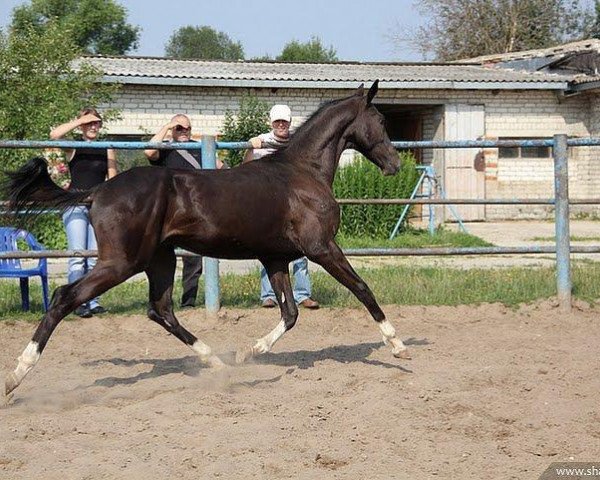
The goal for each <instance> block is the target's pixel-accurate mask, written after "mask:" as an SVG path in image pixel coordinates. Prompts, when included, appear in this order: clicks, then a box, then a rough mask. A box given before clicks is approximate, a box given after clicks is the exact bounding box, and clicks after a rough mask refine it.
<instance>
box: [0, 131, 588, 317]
mask: <svg viewBox="0 0 600 480" xmlns="http://www.w3.org/2000/svg"><path fill="white" fill-rule="evenodd" d="M393 144H394V146H395V147H396V148H397V149H414V148H498V147H551V148H552V152H553V158H554V191H555V195H554V198H550V199H548V198H542V199H424V198H420V199H412V200H410V199H339V200H338V202H339V203H340V204H376V205H406V204H437V205H457V204H465V205H468V204H483V205H502V204H504V205H520V204H523V205H554V206H555V233H556V246H555V247H532V246H523V247H477V248H420V249H415V248H394V249H386V248H374V249H373V248H370V249H347V250H344V253H345V254H346V255H348V256H409V255H415V256H417V255H419V256H437V255H503V254H549V253H550V254H553V253H555V254H556V289H557V296H558V300H559V303H560V308H561V309H562V310H563V311H569V310H570V309H571V291H572V282H571V263H570V253H571V252H573V253H600V246H598V247H596V246H588V247H571V245H570V229H569V203H572V204H578V205H581V204H600V199H578V200H571V201H570V200H569V192H568V157H567V148H568V147H569V146H572V147H583V146H600V138H568V137H567V136H566V135H555V136H554V137H553V138H552V139H545V140H465V141H419V142H393ZM83 146H85V147H86V148H90V147H92V148H98V149H105V148H114V149H124V150H142V149H149V148H150V149H171V150H172V149H188V150H192V149H201V150H202V167H203V168H205V169H214V168H216V151H217V150H219V149H224V150H235V149H245V148H249V147H250V144H249V143H247V142H217V141H216V138H215V137H214V136H209V135H205V136H203V137H202V140H201V142H193V143H188V142H185V143H150V142H117V141H98V142H93V143H90V142H82V141H66V140H60V141H49V140H48V141H29V140H23V141H12V140H0V148H30V149H31V148H78V147H83ZM178 253H179V254H180V255H187V253H185V252H178ZM95 254H96V252H95V251H60V250H48V251H42V252H20V253H0V258H39V257H46V258H65V257H73V256H78V257H91V256H95ZM204 271H205V289H206V292H205V298H206V304H205V308H206V311H207V314H210V315H214V314H216V312H217V311H218V310H219V307H220V291H219V263H218V260H217V259H211V258H206V259H205V269H204Z"/></svg>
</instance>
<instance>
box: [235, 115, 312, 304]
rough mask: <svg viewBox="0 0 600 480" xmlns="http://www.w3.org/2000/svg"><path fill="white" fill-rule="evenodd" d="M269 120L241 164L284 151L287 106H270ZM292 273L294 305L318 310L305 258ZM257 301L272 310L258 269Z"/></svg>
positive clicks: (296, 262)
mask: <svg viewBox="0 0 600 480" xmlns="http://www.w3.org/2000/svg"><path fill="white" fill-rule="evenodd" d="M269 119H270V120H271V127H272V128H273V130H271V131H270V132H269V133H263V134H261V135H259V136H258V137H253V138H251V139H250V140H249V142H250V144H252V149H250V150H248V151H247V152H246V155H245V156H244V163H246V162H249V161H251V160H256V159H257V158H261V157H264V156H265V155H269V154H271V153H273V152H275V151H276V150H279V149H280V148H285V147H287V144H288V141H289V139H290V125H291V123H292V112H291V110H290V107H288V106H287V105H274V106H273V108H271V111H270V112H269ZM292 271H293V272H294V279H295V283H294V301H295V302H296V303H297V304H298V305H301V306H303V307H306V308H312V309H315V308H319V303H318V302H316V301H315V300H313V299H312V298H311V284H310V278H309V277H308V260H307V259H306V257H302V258H299V259H298V260H294V261H293V262H292ZM260 300H261V302H262V306H263V307H265V308H272V307H275V306H276V305H277V303H276V298H275V292H273V287H272V286H271V282H269V277H268V275H267V271H266V270H265V269H264V267H263V268H262V270H261V272H260Z"/></svg>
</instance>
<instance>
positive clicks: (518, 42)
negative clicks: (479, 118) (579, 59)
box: [392, 0, 591, 61]
mask: <svg viewBox="0 0 600 480" xmlns="http://www.w3.org/2000/svg"><path fill="white" fill-rule="evenodd" d="M416 4H417V8H418V9H419V11H420V12H421V13H422V15H423V16H424V17H425V18H427V19H428V20H427V21H426V22H425V24H424V25H422V26H421V27H419V28H418V29H417V31H416V32H412V34H411V35H410V36H406V35H403V34H398V35H393V36H392V40H393V41H394V42H395V43H397V44H399V45H400V44H402V43H408V44H410V45H412V46H413V47H414V48H415V49H416V50H417V51H419V52H421V54H422V55H423V57H424V58H431V57H433V58H434V59H435V60H438V61H451V60H459V59H464V58H470V57H477V56H480V55H490V54H497V53H508V52H515V51H521V50H529V49H539V48H547V47H551V46H554V45H557V44H561V43H564V42H567V41H573V40H579V39H582V38H584V37H585V36H586V34H587V32H588V31H589V29H590V23H591V14H590V12H589V9H588V8H587V7H586V5H585V2H584V1H583V0H416ZM399 29H402V30H406V29H405V28H403V27H402V25H399Z"/></svg>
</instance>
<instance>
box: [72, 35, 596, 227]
mask: <svg viewBox="0 0 600 480" xmlns="http://www.w3.org/2000/svg"><path fill="white" fill-rule="evenodd" d="M598 52H600V42H599V41H598V40H591V41H586V42H576V43H573V44H567V45H562V46H559V47H555V48H553V49H544V50H534V51H527V52H513V53H509V54H504V55H489V56H485V57H478V58H473V59H468V60H467V61H462V62H452V63H361V62H340V63H319V64H315V63H280V62H254V61H232V62H227V61H204V60H174V59H168V58H148V57H102V56H96V57H84V58H82V59H80V61H81V62H88V63H90V64H92V65H93V66H95V67H97V68H99V69H100V70H101V71H102V72H104V75H103V81H104V82H116V83H119V84H121V85H122V88H121V90H120V93H119V94H118V95H117V97H116V103H115V105H111V106H112V107H116V108H119V109H120V110H121V112H122V117H121V119H120V120H118V121H115V122H112V123H111V124H110V125H108V128H109V133H110V134H111V135H112V136H114V137H117V138H122V139H140V138H148V135H149V134H152V133H154V132H155V131H157V130H158V129H159V128H160V127H161V126H162V125H163V124H165V123H167V122H168V120H169V119H170V118H171V116H172V115H173V114H174V113H179V112H183V113H186V114H188V115H189V116H190V118H191V119H192V123H193V125H194V128H195V131H196V134H200V133H205V134H218V133H219V132H220V130H221V128H222V127H223V120H224V116H225V112H226V111H227V110H229V111H232V112H236V111H237V109H238V107H239V102H240V100H241V99H242V98H243V96H245V95H248V94H253V95H255V96H257V97H258V98H260V99H262V100H264V101H266V102H267V103H268V104H275V103H287V104H288V105H290V107H291V109H292V112H293V115H294V119H293V123H294V124H295V125H298V124H300V123H301V122H302V121H303V120H304V119H305V118H306V117H308V116H309V115H310V113H312V112H313V111H314V110H315V109H316V108H318V106H319V105H320V104H321V103H322V102H323V101H326V100H331V99H334V98H339V97H342V96H346V95H349V94H350V93H351V92H352V91H353V90H354V89H356V87H358V85H359V84H361V83H365V84H367V85H368V84H370V83H371V82H372V81H374V80H376V79H379V80H380V93H379V94H378V96H377V97H376V103H377V105H378V107H379V109H380V110H381V111H382V113H383V114H384V115H385V116H386V119H387V125H388V130H389V133H390V137H391V138H392V140H442V139H445V140H453V139H476V138H492V139H496V138H498V139H513V138H549V137H552V136H553V135H554V134H557V133H566V134H568V135H570V136H580V137H582V136H590V135H591V136H599V135H600V102H599V97H598V92H599V90H598V86H599V85H598V83H597V81H598V80H600V77H599V76H598V75H597V74H598V72H597V71H596V70H594V69H595V62H596V59H597V57H598ZM598 63H599V64H600V62H598ZM240 140H245V139H240ZM571 150H572V151H571V152H570V155H571V157H570V159H571V161H570V165H569V168H570V174H571V179H572V180H571V183H570V187H571V193H572V196H573V197H574V198H577V197H580V198H590V197H593V196H594V195H595V193H596V192H597V191H599V190H600V189H599V187H600V176H599V175H598V174H597V173H596V171H597V170H598V168H596V167H597V165H596V161H595V156H596V155H595V153H596V152H595V150H596V149H593V148H577V149H571ZM417 155H418V157H419V161H421V162H422V163H433V164H434V165H435V167H436V171H437V174H438V176H439V177H440V180H441V185H442V186H443V187H444V189H445V193H446V196H447V197H448V198H475V197H487V198H503V197H505V198H517V197H520V198H522V197H532V198H550V197H552V196H553V190H552V187H553V166H552V157H551V151H550V149H548V148H529V149H527V148H513V149H508V148H505V149H486V150H485V151H483V152H478V151H476V150H465V149H462V150H423V151H418V152H417ZM459 211H460V214H461V216H462V217H463V219H467V220H485V219H498V218H530V217H535V216H540V215H547V214H548V210H547V209H546V208H545V207H536V206H519V207H515V206H500V205H493V206H462V207H459ZM449 218H450V217H449Z"/></svg>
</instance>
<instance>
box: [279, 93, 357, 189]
mask: <svg viewBox="0 0 600 480" xmlns="http://www.w3.org/2000/svg"><path fill="white" fill-rule="evenodd" d="M330 108H331V109H332V111H328V110H329V109H327V110H324V111H323V112H322V113H321V114H320V115H319V116H318V117H316V118H314V119H312V121H311V124H310V125H306V127H307V128H305V129H304V130H303V131H302V135H301V137H300V138H295V140H296V141H297V143H296V142H294V143H295V146H296V149H294V150H295V152H294V153H296V154H295V155H294V160H295V161H298V162H301V163H305V164H309V165H310V167H311V169H314V170H315V172H314V175H315V176H317V177H319V178H320V179H321V180H322V181H323V182H325V183H327V184H329V185H333V179H334V178H335V171H336V170H337V167H338V163H339V161H340V157H341V155H342V152H343V151H344V149H345V148H346V144H347V138H346V131H347V130H348V127H349V126H350V124H351V123H352V122H353V121H354V119H355V118H356V114H357V112H356V110H355V109H354V108H350V107H348V106H347V105H344V104H343V103H340V104H337V105H333V106H331V107H330ZM290 153H291V152H290Z"/></svg>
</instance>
